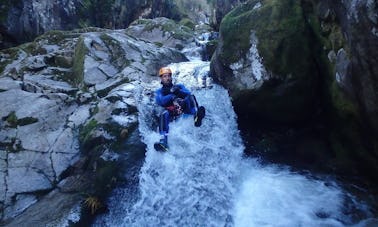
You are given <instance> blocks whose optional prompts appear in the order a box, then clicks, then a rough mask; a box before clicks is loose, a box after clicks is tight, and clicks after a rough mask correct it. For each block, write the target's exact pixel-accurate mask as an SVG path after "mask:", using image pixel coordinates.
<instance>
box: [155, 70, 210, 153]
mask: <svg viewBox="0 0 378 227" xmlns="http://www.w3.org/2000/svg"><path fill="white" fill-rule="evenodd" d="M159 77H160V80H161V84H162V87H161V88H159V89H158V90H156V94H155V95H156V96H155V97H156V103H157V104H158V105H160V106H162V107H164V111H163V112H162V113H161V114H160V117H159V133H160V135H161V139H160V141H159V142H158V143H155V145H154V147H155V149H156V150H160V151H167V150H168V131H169V122H171V121H173V120H175V119H176V118H178V117H179V116H181V115H182V114H190V115H193V116H194V126H196V127H199V126H201V124H202V119H203V118H204V117H205V107H203V106H198V103H197V100H196V97H195V96H194V95H192V94H191V92H190V91H189V90H188V89H187V88H186V87H185V86H184V85H183V84H173V83H172V70H171V69H170V68H168V67H162V68H161V69H160V70H159Z"/></svg>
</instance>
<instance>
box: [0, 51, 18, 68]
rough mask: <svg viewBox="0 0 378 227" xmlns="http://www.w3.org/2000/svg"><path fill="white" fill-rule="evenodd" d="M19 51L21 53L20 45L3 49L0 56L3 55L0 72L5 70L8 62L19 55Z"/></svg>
mask: <svg viewBox="0 0 378 227" xmlns="http://www.w3.org/2000/svg"><path fill="white" fill-rule="evenodd" d="M19 53H20V49H19V48H18V47H13V48H9V49H5V50H1V51H0V57H1V61H0V72H3V71H4V69H5V68H6V67H7V65H8V64H10V63H11V62H12V61H14V60H16V59H17V58H18V56H19Z"/></svg>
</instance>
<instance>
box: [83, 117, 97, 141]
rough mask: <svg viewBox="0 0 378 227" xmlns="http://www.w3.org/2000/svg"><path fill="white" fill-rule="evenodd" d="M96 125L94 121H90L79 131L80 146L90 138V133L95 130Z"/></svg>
mask: <svg viewBox="0 0 378 227" xmlns="http://www.w3.org/2000/svg"><path fill="white" fill-rule="evenodd" d="M97 126H98V123H97V121H96V120H94V119H92V120H90V121H89V122H88V123H87V124H86V125H84V127H82V128H81V129H80V133H79V141H80V143H81V144H86V142H87V141H88V139H89V138H90V135H91V132H92V131H93V130H94V129H95V128H97Z"/></svg>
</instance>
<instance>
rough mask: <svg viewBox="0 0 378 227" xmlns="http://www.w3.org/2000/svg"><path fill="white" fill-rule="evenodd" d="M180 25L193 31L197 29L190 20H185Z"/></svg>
mask: <svg viewBox="0 0 378 227" xmlns="http://www.w3.org/2000/svg"><path fill="white" fill-rule="evenodd" d="M179 24H181V25H183V26H186V27H188V28H190V29H192V30H194V28H195V27H196V25H195V23H194V22H193V21H192V20H191V19H189V18H183V19H182V20H181V21H180V22H179Z"/></svg>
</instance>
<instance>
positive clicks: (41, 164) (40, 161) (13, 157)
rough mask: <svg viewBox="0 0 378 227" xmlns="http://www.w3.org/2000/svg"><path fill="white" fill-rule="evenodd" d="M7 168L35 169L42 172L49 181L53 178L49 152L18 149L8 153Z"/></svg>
mask: <svg viewBox="0 0 378 227" xmlns="http://www.w3.org/2000/svg"><path fill="white" fill-rule="evenodd" d="M8 168H26V169H29V168H30V169H35V170H36V171H39V172H40V173H43V174H44V175H45V176H47V177H48V178H49V180H50V181H54V180H55V173H54V171H53V169H52V166H51V159H50V154H49V153H41V152H35V151H19V152H15V153H14V152H11V153H9V154H8Z"/></svg>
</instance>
